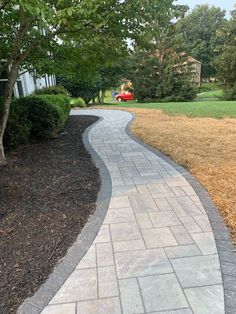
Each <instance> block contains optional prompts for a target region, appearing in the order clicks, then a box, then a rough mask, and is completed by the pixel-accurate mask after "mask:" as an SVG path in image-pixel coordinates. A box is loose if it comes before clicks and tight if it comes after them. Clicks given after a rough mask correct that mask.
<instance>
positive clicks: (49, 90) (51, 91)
mask: <svg viewBox="0 0 236 314" xmlns="http://www.w3.org/2000/svg"><path fill="white" fill-rule="evenodd" d="M58 94H64V95H67V96H68V95H69V92H68V90H67V89H66V88H65V87H64V86H61V85H55V86H49V87H44V88H42V89H37V90H36V91H35V92H34V95H58Z"/></svg>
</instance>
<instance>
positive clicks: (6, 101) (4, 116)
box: [0, 62, 19, 165]
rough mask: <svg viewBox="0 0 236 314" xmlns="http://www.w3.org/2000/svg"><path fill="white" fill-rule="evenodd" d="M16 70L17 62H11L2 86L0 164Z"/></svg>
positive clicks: (3, 161) (2, 156)
mask: <svg viewBox="0 0 236 314" xmlns="http://www.w3.org/2000/svg"><path fill="white" fill-rule="evenodd" d="M18 70H19V63H17V62H15V63H14V62H13V64H12V66H11V69H10V71H9V74H8V81H7V83H6V86H5V88H4V94H3V104H2V111H1V113H0V165H1V164H5V163H6V159H5V153H4V147H3V135H4V132H5V129H6V125H7V120H8V117H9V110H10V105H11V100H12V93H13V88H14V84H15V82H16V79H17V76H18Z"/></svg>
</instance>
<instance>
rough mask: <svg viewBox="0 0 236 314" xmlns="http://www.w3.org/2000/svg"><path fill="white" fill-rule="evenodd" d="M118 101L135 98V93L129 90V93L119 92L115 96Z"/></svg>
mask: <svg viewBox="0 0 236 314" xmlns="http://www.w3.org/2000/svg"><path fill="white" fill-rule="evenodd" d="M115 98H116V100H117V101H120V102H121V101H127V100H134V99H135V98H134V94H132V93H130V92H127V93H121V94H117V95H116V96H115Z"/></svg>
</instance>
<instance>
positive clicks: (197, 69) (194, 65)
mask: <svg viewBox="0 0 236 314" xmlns="http://www.w3.org/2000/svg"><path fill="white" fill-rule="evenodd" d="M186 64H191V73H192V79H193V81H194V82H196V84H197V86H201V72H202V64H201V62H200V61H198V60H197V59H195V58H193V57H191V56H188V58H187V61H186Z"/></svg>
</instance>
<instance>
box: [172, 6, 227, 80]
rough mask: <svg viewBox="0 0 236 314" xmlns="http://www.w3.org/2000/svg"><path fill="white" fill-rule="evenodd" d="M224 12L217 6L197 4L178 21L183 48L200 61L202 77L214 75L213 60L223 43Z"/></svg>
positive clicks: (218, 53) (225, 21)
mask: <svg viewBox="0 0 236 314" xmlns="http://www.w3.org/2000/svg"><path fill="white" fill-rule="evenodd" d="M225 14H226V11H225V10H221V9H220V8H218V7H215V6H209V5H198V6H196V7H195V8H194V9H193V11H192V12H191V13H189V14H187V15H186V16H185V17H184V18H183V19H182V20H181V21H180V22H179V23H178V32H179V35H180V38H181V41H182V45H183V49H184V50H185V51H186V53H188V54H189V55H191V56H192V57H194V58H196V59H197V60H198V61H200V62H201V63H202V77H203V78H209V77H212V76H215V75H216V68H215V66H214V61H215V59H216V58H217V57H218V56H219V55H220V53H221V47H222V45H223V43H224V36H222V29H223V27H224V25H225V24H226V23H227V20H226V17H225Z"/></svg>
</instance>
